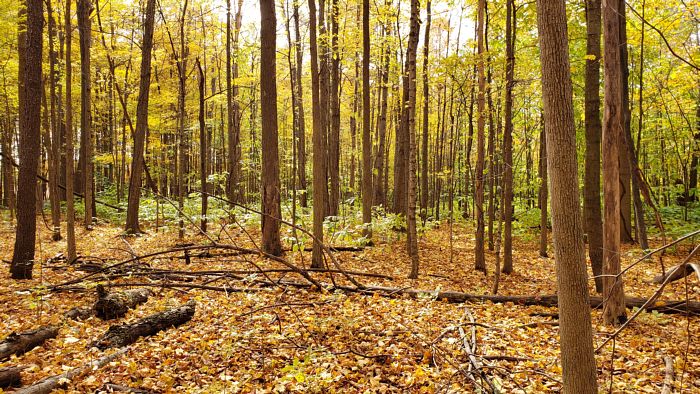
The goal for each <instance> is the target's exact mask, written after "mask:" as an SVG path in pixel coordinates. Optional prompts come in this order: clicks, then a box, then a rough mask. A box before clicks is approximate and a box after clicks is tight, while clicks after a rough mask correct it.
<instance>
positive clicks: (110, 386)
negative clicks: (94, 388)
mask: <svg viewBox="0 0 700 394" xmlns="http://www.w3.org/2000/svg"><path fill="white" fill-rule="evenodd" d="M102 390H103V391H105V392H108V393H131V394H151V393H155V391H150V390H144V389H137V388H134V387H129V386H122V385H121V384H114V383H106V384H105V385H104V386H103V387H102Z"/></svg>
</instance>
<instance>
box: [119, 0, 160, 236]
mask: <svg viewBox="0 0 700 394" xmlns="http://www.w3.org/2000/svg"><path fill="white" fill-rule="evenodd" d="M154 16H155V0H148V2H147V3H146V16H145V23H144V30H143V43H142V44H141V76H140V81H139V97H138V101H137V104H136V130H134V148H133V152H132V153H133V154H132V157H131V162H132V163H131V177H130V179H129V199H128V206H127V211H126V226H125V230H126V232H127V233H140V232H141V228H140V226H139V204H140V202H141V175H142V173H143V169H144V159H143V151H144V145H145V142H146V130H147V129H148V98H149V90H150V87H151V52H152V50H153V24H154Z"/></svg>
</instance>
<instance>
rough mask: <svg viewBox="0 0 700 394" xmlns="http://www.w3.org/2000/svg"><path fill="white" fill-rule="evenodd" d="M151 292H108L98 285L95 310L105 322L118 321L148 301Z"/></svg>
mask: <svg viewBox="0 0 700 394" xmlns="http://www.w3.org/2000/svg"><path fill="white" fill-rule="evenodd" d="M151 294H152V293H151V291H150V290H148V289H146V288H138V289H129V290H124V291H117V292H108V291H107V289H105V288H104V286H103V285H101V284H99V285H97V301H96V302H95V305H94V306H93V308H94V309H95V315H96V316H97V317H99V318H100V319H103V320H110V319H116V318H119V317H122V316H124V315H126V312H128V311H129V309H133V308H135V307H136V306H138V305H140V304H143V303H144V302H146V301H148V296H149V295H151Z"/></svg>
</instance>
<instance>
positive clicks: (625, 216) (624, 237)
mask: <svg viewBox="0 0 700 394" xmlns="http://www.w3.org/2000/svg"><path fill="white" fill-rule="evenodd" d="M625 9H626V2H625V1H619V2H618V11H617V17H618V19H619V21H618V28H619V44H620V45H619V50H620V73H619V76H620V78H621V81H620V84H621V88H622V106H621V109H620V110H621V111H622V113H621V117H622V134H621V135H620V140H619V147H620V148H619V151H618V153H619V155H620V159H619V160H620V241H621V242H624V243H630V244H631V243H634V239H633V237H632V194H633V193H632V189H631V188H630V180H631V178H632V165H631V159H632V158H631V157H630V147H629V146H628V142H627V136H628V135H631V130H630V129H631V126H630V122H631V116H630V97H629V85H628V84H629V65H628V61H627V60H628V59H627V58H628V56H627V18H626V17H625ZM631 148H632V149H633V148H634V147H631ZM637 197H639V196H637Z"/></svg>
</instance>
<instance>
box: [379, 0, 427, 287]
mask: <svg viewBox="0 0 700 394" xmlns="http://www.w3.org/2000/svg"><path fill="white" fill-rule="evenodd" d="M365 2H366V3H367V2H369V0H365ZM365 15H366V14H365ZM365 18H367V17H365ZM419 18H420V4H419V0H411V25H410V31H409V34H408V46H407V48H406V74H407V76H408V78H407V81H408V85H404V89H405V90H407V91H408V103H407V104H408V105H407V106H405V107H404V111H406V116H404V117H403V120H405V121H406V122H408V124H407V125H406V127H405V128H406V129H407V130H408V136H409V140H408V196H407V197H408V202H407V207H406V222H407V225H408V232H407V237H406V242H407V245H406V246H407V250H408V255H409V256H410V257H411V272H410V274H409V275H408V278H409V279H417V278H418V263H419V261H418V260H419V259H418V234H417V231H416V183H417V182H416V172H417V166H416V156H417V153H418V152H417V150H416V55H417V52H418V34H419V33H420V20H419ZM368 52H369V51H368ZM367 68H369V67H367ZM404 96H405V94H404Z"/></svg>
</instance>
